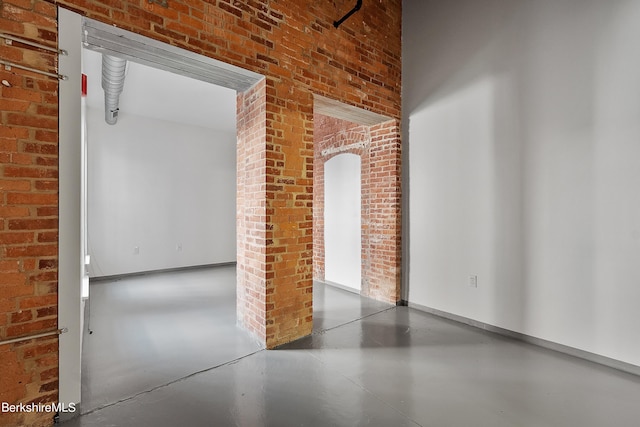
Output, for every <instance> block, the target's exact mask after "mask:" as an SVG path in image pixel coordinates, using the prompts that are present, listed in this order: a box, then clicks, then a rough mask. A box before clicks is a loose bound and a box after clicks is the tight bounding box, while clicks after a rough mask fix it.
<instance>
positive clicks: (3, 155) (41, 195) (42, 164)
mask: <svg viewBox="0 0 640 427" xmlns="http://www.w3.org/2000/svg"><path fill="white" fill-rule="evenodd" d="M0 28H2V31H3V32H7V33H10V34H14V35H16V36H19V37H22V38H26V39H31V40H37V41H39V42H40V43H42V44H45V45H48V46H51V47H56V41H57V28H56V9H55V6H53V5H52V4H50V3H46V2H42V1H37V0H35V1H31V0H29V1H24V0H4V1H1V2H0ZM0 58H2V59H4V60H6V61H10V62H14V63H17V64H23V65H27V66H30V67H33V68H37V69H42V70H46V71H50V72H55V69H56V63H57V58H56V56H55V55H54V54H52V53H50V52H47V51H46V50H42V49H37V48H34V47H31V46H28V45H24V44H21V43H18V42H13V43H12V44H11V45H6V44H5V43H4V40H3V41H2V44H1V45H0ZM0 80H5V81H6V82H7V83H8V85H9V87H7V86H5V85H1V86H0V340H2V339H11V338H16V337H21V336H26V335H30V334H33V333H38V332H45V331H53V330H56V329H57V307H56V306H57V283H56V281H57V254H58V246H57V240H58V232H57V228H58V217H57V216H58V208H57V204H58V182H57V178H58V159H57V141H58V133H57V132H58V115H57V113H58V95H57V90H58V82H57V80H56V79H53V78H50V77H44V76H42V75H39V74H35V73H31V72H28V71H22V70H19V69H17V68H13V69H11V70H5V69H4V67H2V69H1V70H0ZM57 365H58V338H57V336H54V337H49V338H40V339H36V340H25V341H21V342H18V343H14V344H5V345H1V344H0V402H10V403H17V402H23V403H31V402H36V403H37V402H41V403H47V402H55V401H56V400H57V397H58V393H57V390H58V366H57ZM52 419H53V414H51V413H30V414H27V413H21V414H9V413H5V414H0V425H11V426H17V425H49V424H51V421H52Z"/></svg>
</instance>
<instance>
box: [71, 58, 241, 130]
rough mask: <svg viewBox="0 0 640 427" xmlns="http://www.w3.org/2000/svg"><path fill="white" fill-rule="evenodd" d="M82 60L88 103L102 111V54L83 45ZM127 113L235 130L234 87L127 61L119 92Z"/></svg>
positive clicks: (121, 106)
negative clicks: (122, 86)
mask: <svg viewBox="0 0 640 427" xmlns="http://www.w3.org/2000/svg"><path fill="white" fill-rule="evenodd" d="M82 60H83V64H82V68H83V73H84V74H86V75H87V98H86V99H87V105H88V106H89V107H93V108H97V109H100V110H101V111H104V91H103V90H102V86H101V80H102V55H101V54H100V53H98V52H94V51H92V50H89V49H84V50H83V58H82ZM127 113H128V114H135V115H139V116H145V117H150V118H155V119H161V120H168V121H172V122H177V123H183V124H188V125H194V126H202V127H206V128H210V129H215V130H218V131H223V132H224V131H227V132H234V133H235V129H236V91H235V90H233V89H227V88H224V87H221V86H216V85H213V84H211V83H205V82H202V81H199V80H195V79H191V78H188V77H183V76H180V75H178V74H174V73H170V72H168V71H163V70H159V69H156V68H151V67H148V66H146V65H141V64H137V63H135V62H131V61H128V63H127V75H126V78H125V81H124V90H123V92H122V95H120V114H121V115H122V114H127ZM117 125H118V124H117V123H116V125H115V126H117Z"/></svg>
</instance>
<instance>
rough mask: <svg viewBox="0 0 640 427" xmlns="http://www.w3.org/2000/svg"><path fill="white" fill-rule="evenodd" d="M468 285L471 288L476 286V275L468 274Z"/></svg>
mask: <svg viewBox="0 0 640 427" xmlns="http://www.w3.org/2000/svg"><path fill="white" fill-rule="evenodd" d="M469 287H471V288H477V287H478V276H469Z"/></svg>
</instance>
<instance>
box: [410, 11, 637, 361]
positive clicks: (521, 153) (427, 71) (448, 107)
mask: <svg viewBox="0 0 640 427" xmlns="http://www.w3.org/2000/svg"><path fill="white" fill-rule="evenodd" d="M403 8H404V11H403V14H404V16H403V18H404V22H403V28H404V39H403V40H404V41H403V45H404V52H403V58H404V63H403V67H404V68H403V71H404V73H403V85H404V108H403V110H404V114H405V119H404V123H405V130H404V131H405V135H404V138H405V139H404V140H405V142H406V143H408V149H407V151H408V158H409V164H408V168H409V182H408V193H409V194H410V196H409V220H408V231H407V230H405V231H406V232H407V235H406V237H408V239H409V254H408V256H409V259H410V261H409V263H408V270H409V271H408V277H409V291H408V298H409V301H410V302H412V303H414V304H419V305H423V306H427V307H432V308H435V309H438V310H443V311H446V312H450V313H453V314H457V315H460V316H464V317H468V318H472V319H475V320H478V321H481V322H485V323H489V324H492V325H495V326H499V327H502V328H506V329H510V330H514V331H517V332H521V333H524V334H528V335H531V336H534V337H538V338H542V339H545V340H550V341H553V342H556V343H560V344H564V345H567V346H571V347H574V348H578V349H581V350H585V351H589V352H593V353H596V354H599V355H602V356H606V357H610V358H613V359H617V360H620V361H623V362H626V363H631V364H634V365H640V341H639V340H637V339H635V337H637V335H638V325H639V324H640V310H639V309H638V303H639V302H640V191H639V189H640V167H639V166H638V159H640V143H639V141H640V120H639V118H640V55H639V54H638V48H637V44H638V40H640V2H637V1H624V0H612V1H596V0H539V1H523V0H520V1H514V0H460V1H456V2H442V1H418V0H413V1H407V2H404V4H403ZM406 237H405V238H406ZM469 275H478V288H477V289H476V288H471V287H469V286H468V284H467V283H468V281H467V278H468V276H469Z"/></svg>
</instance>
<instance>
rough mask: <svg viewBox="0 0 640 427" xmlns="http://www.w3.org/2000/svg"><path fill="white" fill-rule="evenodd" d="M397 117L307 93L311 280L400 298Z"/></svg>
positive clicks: (388, 299)
mask: <svg viewBox="0 0 640 427" xmlns="http://www.w3.org/2000/svg"><path fill="white" fill-rule="evenodd" d="M399 160H400V145H399V123H398V122H397V121H395V120H391V119H390V118H389V117H386V116H383V115H380V114H376V113H372V112H370V111H366V110H362V109H359V108H356V107H353V106H349V105H345V104H342V103H340V102H337V101H334V100H330V99H327V98H325V97H321V96H315V97H314V218H313V221H314V224H313V226H314V230H313V235H314V255H313V258H314V259H313V261H314V270H313V274H314V281H316V282H323V283H326V284H329V285H332V286H336V287H339V288H343V289H345V290H348V291H351V292H355V293H358V294H360V295H362V296H365V297H370V298H373V299H376V300H379V301H383V302H387V303H392V304H395V303H397V302H398V301H399V299H400V294H399V291H400V265H399V262H400V251H399V240H400V163H399Z"/></svg>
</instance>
